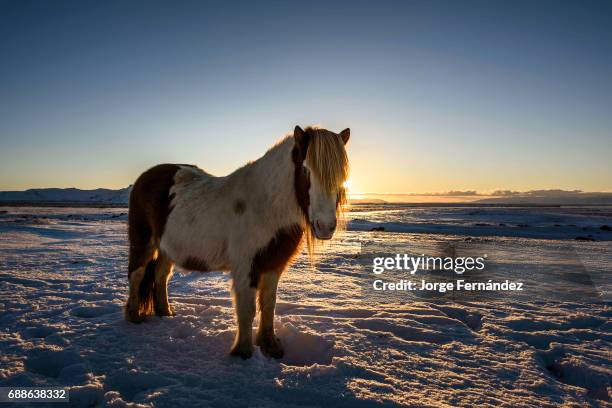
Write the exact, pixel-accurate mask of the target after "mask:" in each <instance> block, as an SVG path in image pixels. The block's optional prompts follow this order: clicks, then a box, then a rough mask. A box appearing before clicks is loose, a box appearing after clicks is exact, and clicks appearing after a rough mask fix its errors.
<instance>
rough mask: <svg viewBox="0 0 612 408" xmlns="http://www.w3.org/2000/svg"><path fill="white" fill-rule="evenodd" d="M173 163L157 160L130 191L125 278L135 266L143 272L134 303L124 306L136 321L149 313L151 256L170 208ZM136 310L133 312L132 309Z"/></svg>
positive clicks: (152, 284) (152, 276)
mask: <svg viewBox="0 0 612 408" xmlns="http://www.w3.org/2000/svg"><path fill="white" fill-rule="evenodd" d="M179 169H180V166H179V165H177V164H160V165H158V166H155V167H152V168H150V169H149V170H147V171H145V172H144V173H142V174H141V175H140V177H138V179H137V180H136V182H135V183H134V186H133V187H132V192H131V193H130V208H129V215H128V238H129V241H130V250H129V261H128V278H129V277H130V275H131V274H132V273H133V272H134V271H135V270H137V269H138V268H141V267H144V268H145V272H144V276H143V278H142V281H141V282H140V285H139V286H138V305H130V304H128V305H127V306H126V316H127V318H128V319H129V320H131V321H134V322H138V321H141V320H142V318H143V316H148V315H150V314H152V313H153V304H154V299H153V297H154V293H155V267H156V261H155V259H154V256H155V254H156V251H157V250H158V246H159V242H160V240H161V236H162V234H163V233H164V228H165V226H166V220H167V219H168V215H170V212H171V211H172V207H171V203H172V199H173V195H171V194H170V189H171V188H172V186H173V185H174V176H175V174H176V172H177V171H178V170H179ZM135 310H138V312H137V314H136V313H135V312H134V311H135Z"/></svg>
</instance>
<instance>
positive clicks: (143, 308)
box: [138, 259, 157, 316]
mask: <svg viewBox="0 0 612 408" xmlns="http://www.w3.org/2000/svg"><path fill="white" fill-rule="evenodd" d="M156 265H157V260H155V259H152V260H150V261H149V263H148V264H147V267H146V268H145V273H144V276H143V277H142V280H141V281H140V286H139V288H138V314H139V315H141V316H149V315H151V314H153V292H154V291H155V267H156Z"/></svg>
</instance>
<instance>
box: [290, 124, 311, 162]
mask: <svg viewBox="0 0 612 408" xmlns="http://www.w3.org/2000/svg"><path fill="white" fill-rule="evenodd" d="M293 137H294V139H295V144H296V145H297V146H298V147H299V148H300V150H301V152H302V154H303V155H304V156H306V150H308V134H307V133H306V132H304V130H302V128H301V127H299V126H296V127H295V129H293Z"/></svg>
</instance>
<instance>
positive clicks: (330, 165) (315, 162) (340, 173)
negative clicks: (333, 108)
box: [304, 126, 349, 259]
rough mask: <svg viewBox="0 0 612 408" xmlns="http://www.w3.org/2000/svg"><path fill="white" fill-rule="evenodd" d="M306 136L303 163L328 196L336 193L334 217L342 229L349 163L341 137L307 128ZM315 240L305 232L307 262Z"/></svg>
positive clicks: (315, 128)
mask: <svg viewBox="0 0 612 408" xmlns="http://www.w3.org/2000/svg"><path fill="white" fill-rule="evenodd" d="M304 133H306V134H308V135H309V144H308V150H307V153H306V159H305V162H306V164H307V165H308V167H309V168H310V170H311V172H312V173H314V176H315V177H317V179H318V180H319V182H320V183H321V187H322V188H323V190H324V191H325V192H327V193H328V194H330V195H335V194H337V195H338V196H337V199H338V205H337V206H336V218H337V220H338V230H340V229H342V228H344V226H345V223H344V211H345V210H346V208H347V200H346V193H345V188H344V182H345V181H346V180H347V178H348V175H349V163H348V156H347V154H346V149H345V148H344V142H343V141H342V138H341V137H340V136H339V135H337V134H335V133H333V132H330V131H329V130H325V129H321V128H319V127H316V126H309V127H307V128H306V129H305V130H304ZM317 241H318V240H317V239H316V237H315V236H314V234H313V232H312V230H311V229H310V228H308V229H307V230H306V242H307V245H308V252H309V254H310V256H311V259H312V257H313V255H314V250H315V242H317Z"/></svg>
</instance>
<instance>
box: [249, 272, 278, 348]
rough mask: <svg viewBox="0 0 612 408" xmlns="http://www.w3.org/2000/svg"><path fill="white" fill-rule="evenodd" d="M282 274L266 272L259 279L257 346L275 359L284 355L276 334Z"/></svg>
mask: <svg viewBox="0 0 612 408" xmlns="http://www.w3.org/2000/svg"><path fill="white" fill-rule="evenodd" d="M280 275H281V274H280V272H265V273H263V274H261V276H260V278H259V287H258V288H257V289H258V297H259V310H260V317H259V320H260V321H259V328H258V329H257V337H256V338H255V344H257V345H258V346H259V347H260V348H261V351H262V353H264V354H265V355H267V356H270V357H273V358H281V357H282V356H283V354H284V350H283V346H282V344H281V342H280V340H279V339H278V337H276V335H275V334H274V307H275V306H276V288H277V287H278V280H279V279H280Z"/></svg>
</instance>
